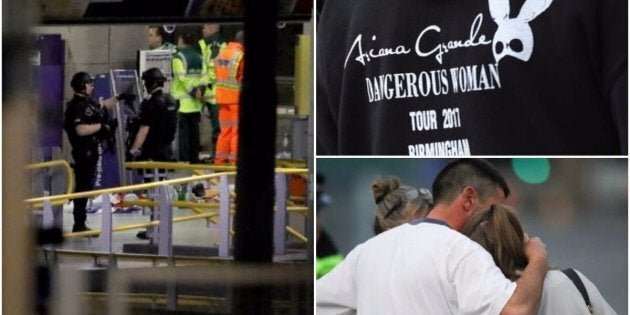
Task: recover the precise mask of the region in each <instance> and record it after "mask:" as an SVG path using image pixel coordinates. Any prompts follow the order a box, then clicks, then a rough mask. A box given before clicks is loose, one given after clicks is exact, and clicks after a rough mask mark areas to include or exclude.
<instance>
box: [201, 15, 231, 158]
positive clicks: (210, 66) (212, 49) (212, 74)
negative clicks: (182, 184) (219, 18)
mask: <svg viewBox="0 0 630 315" xmlns="http://www.w3.org/2000/svg"><path fill="white" fill-rule="evenodd" d="M201 31H202V34H203V38H202V39H200V40H199V48H200V49H201V57H202V59H203V64H204V66H205V71H206V72H205V73H206V77H205V80H206V83H207V86H206V90H205V93H204V95H203V99H204V106H205V107H206V108H207V110H208V118H209V119H210V125H211V128H212V129H211V135H210V136H211V139H212V154H211V155H210V158H209V161H211V162H210V163H212V162H214V158H215V155H216V152H217V141H218V140H219V134H220V133H221V127H220V126H219V107H218V106H217V101H216V98H215V88H214V85H215V82H216V78H217V75H216V71H215V69H214V60H215V59H216V58H217V56H219V51H220V50H221V48H224V47H226V46H227V42H226V40H225V39H224V38H223V35H222V34H221V26H220V25H219V24H204V25H203V27H202V30H201Z"/></svg>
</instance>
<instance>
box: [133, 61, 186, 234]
mask: <svg viewBox="0 0 630 315" xmlns="http://www.w3.org/2000/svg"><path fill="white" fill-rule="evenodd" d="M142 80H143V81H144V87H145V89H146V90H147V93H149V94H151V97H150V98H148V99H145V100H143V101H142V103H141V104H140V115H139V117H138V118H139V119H138V122H139V124H140V128H139V129H138V133H137V134H136V137H135V140H134V141H133V145H132V146H131V148H130V149H129V153H130V155H132V156H135V157H136V158H135V160H136V161H138V160H140V161H146V160H151V161H172V160H173V150H172V149H171V143H172V142H173V140H175V131H176V129H177V112H178V109H179V108H178V106H177V102H175V99H174V98H173V97H172V96H171V95H170V94H168V93H164V91H162V89H163V87H164V82H166V77H165V76H164V74H163V73H162V71H160V69H158V68H151V69H148V70H146V71H145V72H143V73H142ZM153 176H154V175H153V174H151V173H149V172H145V173H144V181H145V182H151V181H153ZM158 176H159V180H164V179H166V172H165V170H164V169H160V170H159V175H158ZM151 220H153V213H151ZM147 231H151V230H147ZM147 231H140V232H139V233H138V234H137V237H138V238H141V239H148V235H147Z"/></svg>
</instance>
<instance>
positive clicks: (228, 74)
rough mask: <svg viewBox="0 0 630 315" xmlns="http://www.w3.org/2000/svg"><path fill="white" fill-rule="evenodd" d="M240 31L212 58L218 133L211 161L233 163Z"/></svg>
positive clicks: (240, 73) (240, 75)
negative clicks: (219, 129) (213, 59)
mask: <svg viewBox="0 0 630 315" xmlns="http://www.w3.org/2000/svg"><path fill="white" fill-rule="evenodd" d="M243 40H244V33H243V31H238V32H237V33H236V36H235V37H234V41H233V42H229V43H228V45H227V46H226V47H225V48H223V49H221V51H220V52H219V56H218V57H217V58H216V59H215V61H214V67H215V71H216V82H215V92H216V101H217V104H218V105H219V123H220V126H221V134H220V135H219V141H218V142H217V152H216V156H215V159H214V163H215V164H222V163H228V162H229V163H236V154H237V148H238V102H239V97H240V94H241V82H242V80H243V54H244V48H243Z"/></svg>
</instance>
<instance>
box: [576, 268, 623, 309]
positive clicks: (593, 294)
mask: <svg viewBox="0 0 630 315" xmlns="http://www.w3.org/2000/svg"><path fill="white" fill-rule="evenodd" d="M573 270H575V269H573ZM575 272H576V273H577V274H578V275H579V276H580V279H581V280H582V282H583V283H584V287H586V293H587V294H588V298H589V300H590V301H591V306H593V314H597V315H617V312H615V310H614V309H613V308H612V307H610V305H608V302H606V300H605V299H604V297H603V296H602V294H601V293H599V290H598V289H597V287H596V286H595V284H593V282H591V281H590V280H588V278H586V276H584V275H583V274H582V273H581V272H579V271H578V270H575Z"/></svg>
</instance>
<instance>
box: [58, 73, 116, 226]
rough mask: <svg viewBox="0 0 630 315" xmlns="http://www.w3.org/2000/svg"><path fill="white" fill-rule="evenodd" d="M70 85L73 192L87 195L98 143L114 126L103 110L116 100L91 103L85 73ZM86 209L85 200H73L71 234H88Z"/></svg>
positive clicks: (68, 116)
mask: <svg viewBox="0 0 630 315" xmlns="http://www.w3.org/2000/svg"><path fill="white" fill-rule="evenodd" d="M70 85H71V86H72V89H73V90H74V97H73V98H72V100H70V102H68V103H67V104H66V111H65V117H64V130H65V131H66V133H67V134H68V139H69V140H70V145H71V146H72V159H73V160H74V178H75V183H76V187H75V192H82V191H89V190H92V188H93V183H94V176H95V171H96V163H97V161H98V146H99V143H100V141H101V140H103V139H105V138H107V137H109V136H110V135H111V134H112V133H113V129H115V127H116V126H115V123H111V122H108V121H107V120H106V119H105V117H106V116H105V110H106V108H110V107H113V106H114V105H115V104H116V102H117V98H116V97H112V98H109V99H107V100H103V101H101V102H100V103H97V102H95V101H94V100H92V98H91V96H92V91H94V78H92V77H91V76H90V75H89V74H88V73H87V72H78V73H76V74H74V76H72V80H71V81H70ZM86 205H87V198H78V199H75V200H74V210H73V211H72V214H73V215H74V226H73V227H72V232H82V231H89V230H91V229H90V228H88V227H87V226H86V225H85V220H86V212H85V207H86Z"/></svg>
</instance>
